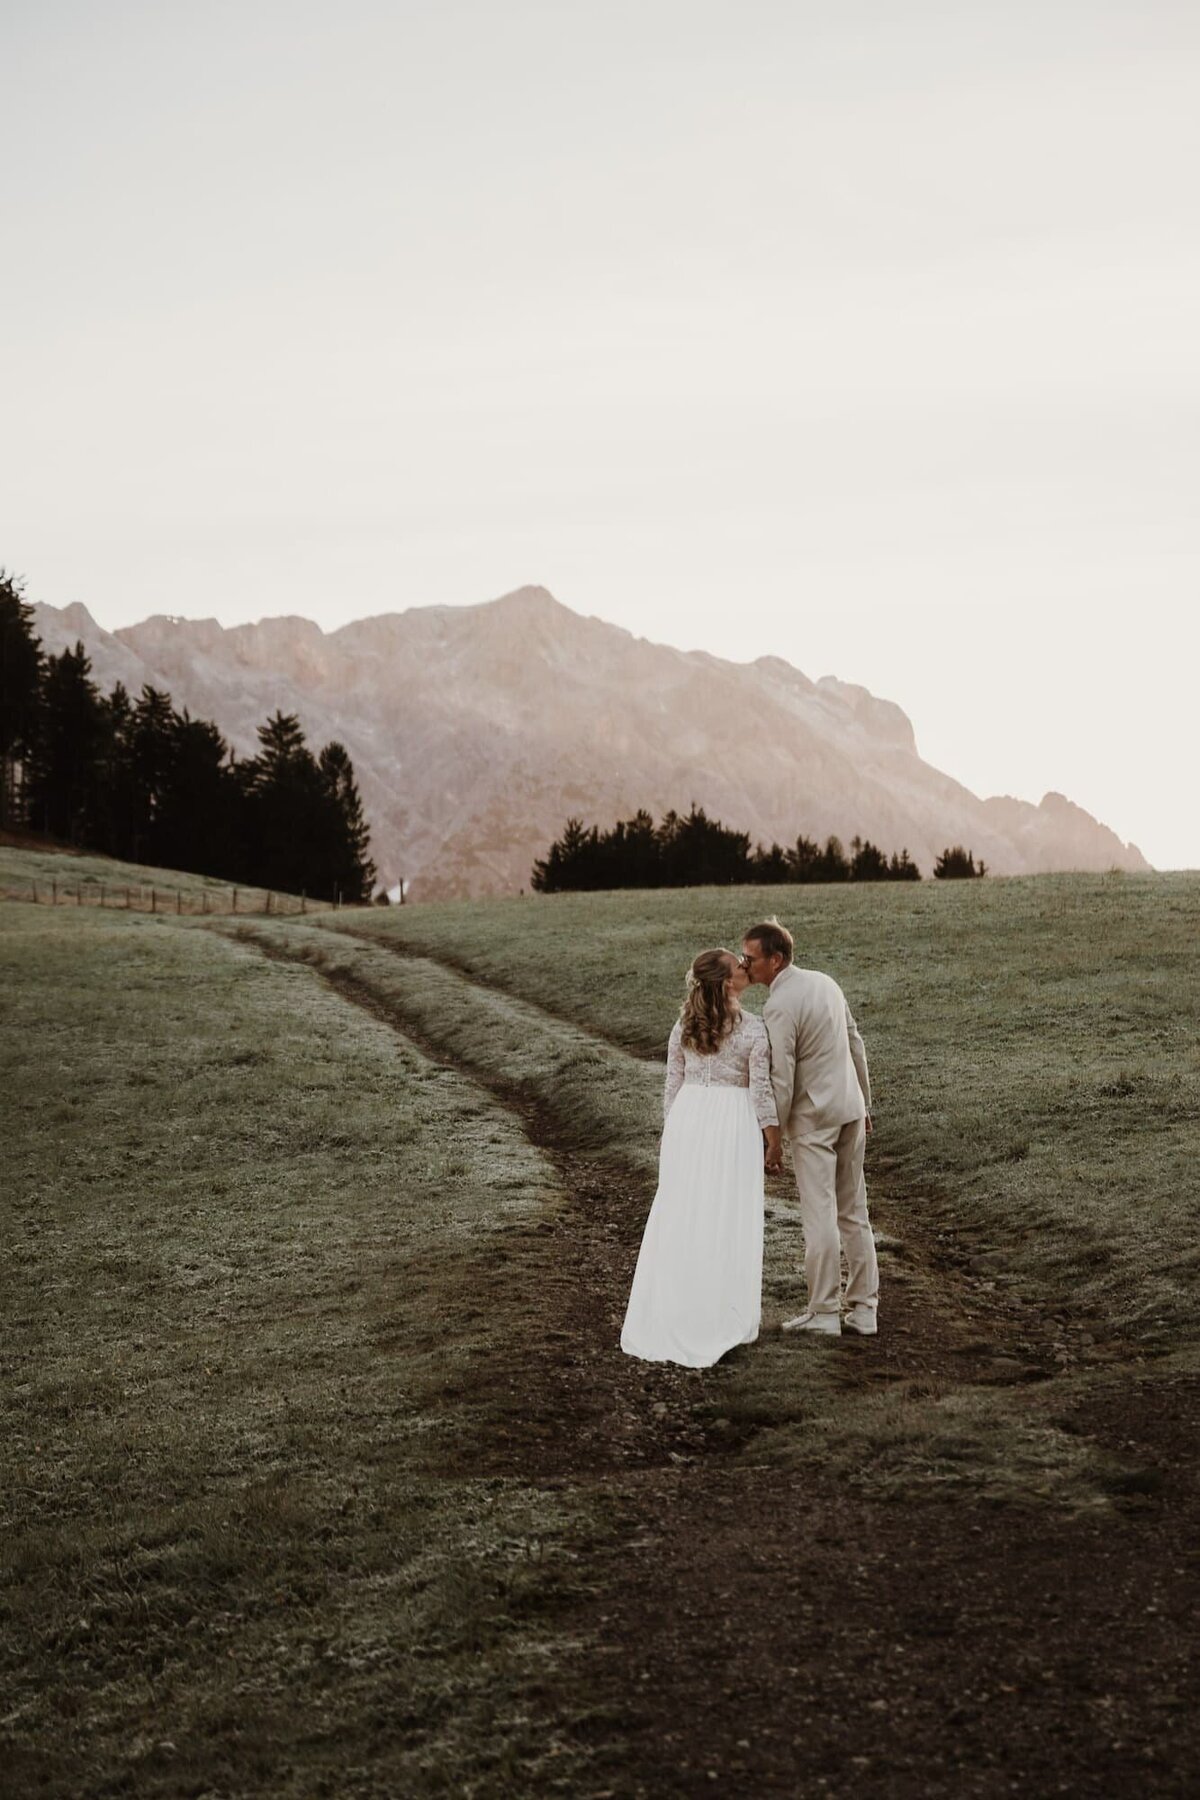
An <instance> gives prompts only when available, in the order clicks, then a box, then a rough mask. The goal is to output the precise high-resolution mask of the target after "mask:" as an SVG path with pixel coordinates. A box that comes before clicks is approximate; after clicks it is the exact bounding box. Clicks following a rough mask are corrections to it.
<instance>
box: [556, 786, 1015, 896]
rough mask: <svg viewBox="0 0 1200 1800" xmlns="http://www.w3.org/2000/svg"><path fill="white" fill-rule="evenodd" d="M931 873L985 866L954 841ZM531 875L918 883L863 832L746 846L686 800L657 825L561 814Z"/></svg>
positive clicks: (638, 817)
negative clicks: (602, 823)
mask: <svg viewBox="0 0 1200 1800" xmlns="http://www.w3.org/2000/svg"><path fill="white" fill-rule="evenodd" d="M933 873H934V875H935V876H936V877H937V878H938V879H939V880H943V879H951V880H952V879H956V878H960V877H963V876H980V875H986V873H987V865H986V864H985V863H984V862H982V861H980V862H979V863H976V861H975V857H974V854H973V852H971V851H969V850H964V849H963V847H962V846H961V845H960V844H955V845H953V846H947V848H946V849H945V850H943V852H942V854H941V855H940V856H939V857H938V859H937V861H936V863H935V864H934V870H933ZM530 879H531V884H532V887H533V889H534V892H535V893H539V894H556V893H564V892H570V891H581V890H587V891H590V890H594V889H597V888H661V887H701V886H710V885H718V884H728V883H734V882H736V883H749V884H753V883H764V884H768V885H770V884H772V883H779V884H782V883H785V882H787V883H797V882H800V883H812V882H824V881H920V879H921V871H920V869H919V868H918V867H917V865H916V863H914V862H913V861H912V859H911V857H910V856H909V854H908V851H907V849H904V850H901V851H899V852H898V853H897V852H896V851H893V852H892V853H891V855H890V856H889V855H887V854H886V853H885V852H884V851H883V850H881V849H880V848H879V846H878V845H877V844H873V843H872V842H871V840H870V838H862V837H854V838H851V840H850V846H849V850H848V851H847V849H846V848H845V847H844V846H843V844H842V842H841V839H840V838H837V837H828V838H826V840H825V842H824V844H817V843H816V842H815V841H814V840H813V839H812V838H808V837H804V836H800V837H798V838H797V839H796V842H795V843H794V844H792V845H791V846H790V847H789V848H788V849H784V848H783V846H782V845H781V844H772V845H771V847H770V849H769V850H764V849H763V846H762V845H761V844H757V845H755V846H754V848H753V849H751V843H750V834H749V832H747V831H734V830H732V829H730V828H729V827H727V826H725V825H722V824H721V822H720V820H719V819H710V818H709V817H708V814H707V813H706V812H705V810H704V808H703V807H702V806H696V805H693V806H692V808H691V810H690V812H688V813H687V814H686V815H683V816H681V815H680V814H679V813H676V812H668V813H667V814H666V816H665V817H664V818H663V820H662V822H661V824H659V825H655V823H654V820H653V818H652V816H651V815H650V813H648V812H647V811H646V810H645V809H644V808H642V809H640V810H639V811H638V812H636V813H635V814H634V815H633V817H632V818H631V819H618V820H617V822H616V824H615V825H613V826H611V827H610V828H609V829H608V830H606V831H602V830H601V829H600V828H599V826H596V825H593V826H591V827H585V826H584V824H583V822H582V821H581V820H580V819H577V818H571V819H568V820H567V823H566V826H565V828H564V830H563V833H562V836H561V837H559V838H556V839H555V841H554V843H552V844H551V846H550V848H549V850H548V851H547V853H546V855H545V856H544V857H542V858H539V860H538V861H537V862H535V863H534V865H533V873H532V876H531V878H530Z"/></svg>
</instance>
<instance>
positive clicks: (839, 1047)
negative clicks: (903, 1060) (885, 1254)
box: [742, 919, 879, 1337]
mask: <svg viewBox="0 0 1200 1800" xmlns="http://www.w3.org/2000/svg"><path fill="white" fill-rule="evenodd" d="M742 951H743V957H742V966H743V967H744V968H745V970H746V973H747V974H748V975H749V977H750V979H751V981H754V982H763V983H765V985H766V986H767V988H768V989H769V992H768V994H767V1001H766V1005H765V1006H764V1007H763V1015H762V1016H763V1024H764V1025H765V1026H766V1028H767V1035H768V1037H769V1038H770V1040H771V1084H772V1086H773V1087H774V1089H775V1104H776V1106H777V1107H778V1110H779V1123H780V1124H781V1125H782V1127H783V1129H784V1131H785V1132H786V1133H787V1135H788V1138H789V1139H790V1141H791V1146H792V1162H793V1164H794V1166H795V1170H796V1187H797V1189H798V1190H799V1194H800V1222H801V1224H802V1225H803V1227H804V1277H805V1280H806V1281H807V1283H808V1311H807V1312H803V1313H801V1314H800V1315H799V1316H798V1317H797V1318H795V1319H786V1320H785V1321H784V1326H783V1329H784V1330H785V1331H814V1332H823V1333H827V1334H828V1335H830V1336H832V1337H838V1336H840V1335H841V1332H842V1329H843V1326H844V1327H845V1329H846V1330H847V1331H853V1332H856V1333H858V1335H859V1336H861V1337H869V1336H871V1335H873V1334H874V1332H875V1330H876V1322H875V1313H876V1308H877V1306H878V1304H879V1265H878V1263H877V1262H876V1260H875V1238H874V1236H873V1234H872V1231H871V1222H870V1220H869V1219H868V1217H867V1187H866V1182H865V1181H864V1179H863V1153H864V1150H865V1148H866V1141H867V1133H868V1132H869V1131H870V1129H871V1081H870V1077H869V1075H868V1073H867V1053H866V1051H865V1050H864V1048H863V1041H862V1038H861V1037H860V1036H859V1034H858V1027H857V1025H856V1024H855V1023H854V1018H853V1015H852V1014H851V1011H850V1008H849V1006H848V1005H847V1003H846V996H845V995H844V994H843V992H842V990H841V988H840V987H839V986H838V984H837V982H836V981H834V979H833V977H832V976H830V975H822V974H820V973H818V971H817V970H816V969H797V968H795V967H794V966H793V964H792V934H791V932H790V931H786V930H785V929H784V927H783V926H782V925H780V924H779V922H778V921H777V920H775V919H771V920H769V921H767V923H766V924H763V925H752V926H751V927H750V929H749V930H748V931H747V933H746V935H745V937H744V939H743V940H742ZM767 1166H768V1168H772V1167H773V1168H776V1169H777V1168H780V1167H781V1166H782V1165H781V1164H780V1163H779V1162H778V1161H777V1162H775V1163H774V1164H770V1163H768V1165H767ZM843 1245H844V1246H845V1251H846V1263H847V1268H848V1271H849V1274H848V1277H847V1281H846V1311H845V1315H844V1317H839V1313H838V1295H839V1292H840V1289H841V1282H842V1258H841V1251H842V1246H843Z"/></svg>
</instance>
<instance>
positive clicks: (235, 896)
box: [233, 888, 237, 912]
mask: <svg viewBox="0 0 1200 1800" xmlns="http://www.w3.org/2000/svg"><path fill="white" fill-rule="evenodd" d="M233 910H234V912H236V911H237V889H236V888H234V890H233Z"/></svg>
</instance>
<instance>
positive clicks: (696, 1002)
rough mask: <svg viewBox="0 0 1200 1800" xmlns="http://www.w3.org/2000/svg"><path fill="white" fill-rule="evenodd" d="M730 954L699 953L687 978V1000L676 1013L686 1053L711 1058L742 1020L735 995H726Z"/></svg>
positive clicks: (731, 953) (710, 951) (712, 951)
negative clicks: (677, 1013)
mask: <svg viewBox="0 0 1200 1800" xmlns="http://www.w3.org/2000/svg"><path fill="white" fill-rule="evenodd" d="M732 955H733V952H732V951H730V950H702V951H701V952H700V954H699V956H698V957H697V958H696V960H695V962H694V963H693V964H692V966H691V968H690V969H689V970H688V976H687V996H686V998H685V1000H684V1002H683V1005H682V1006H681V1007H680V1009H679V1020H680V1024H681V1025H682V1027H683V1030H682V1032H681V1034H680V1035H681V1037H682V1039H683V1043H684V1046H685V1047H686V1048H687V1049H688V1050H697V1051H699V1053H700V1055H701V1056H711V1055H712V1054H713V1052H714V1051H716V1050H719V1049H720V1048H721V1043H722V1041H723V1039H725V1038H726V1037H727V1036H728V1035H729V1033H730V1032H731V1031H732V1030H733V1028H734V1026H735V1025H736V1023H737V1021H738V1020H739V1019H740V1018H741V1016H742V1009H741V1007H740V1006H739V1004H738V1001H737V998H736V996H735V995H733V994H730V993H727V992H726V988H725V983H726V982H727V981H728V979H729V959H730V957H731V956H732Z"/></svg>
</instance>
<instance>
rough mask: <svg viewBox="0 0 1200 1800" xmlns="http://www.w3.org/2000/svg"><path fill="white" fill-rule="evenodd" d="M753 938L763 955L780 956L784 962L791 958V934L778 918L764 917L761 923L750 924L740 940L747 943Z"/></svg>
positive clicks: (789, 960) (788, 961)
mask: <svg viewBox="0 0 1200 1800" xmlns="http://www.w3.org/2000/svg"><path fill="white" fill-rule="evenodd" d="M751 938H753V939H754V941H755V943H756V944H758V945H759V947H760V948H761V950H762V953H763V955H764V956H782V958H783V960H784V962H785V963H790V962H791V960H792V934H791V932H790V931H789V930H788V928H787V926H786V925H781V924H780V923H779V920H778V919H765V920H764V921H763V923H762V924H761V925H751V926H750V927H749V929H748V930H746V931H743V933H742V942H743V943H744V944H748V943H749V942H750V940H751Z"/></svg>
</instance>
